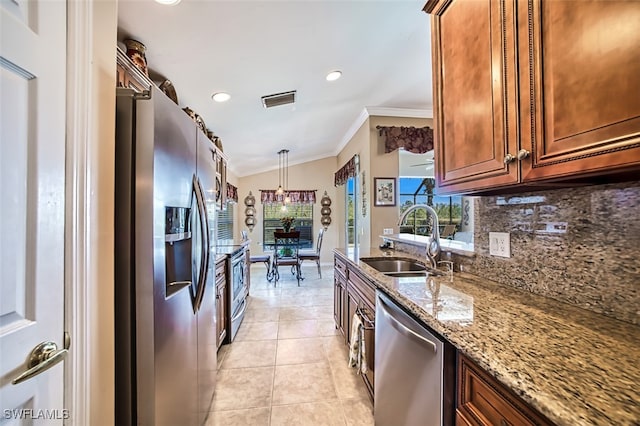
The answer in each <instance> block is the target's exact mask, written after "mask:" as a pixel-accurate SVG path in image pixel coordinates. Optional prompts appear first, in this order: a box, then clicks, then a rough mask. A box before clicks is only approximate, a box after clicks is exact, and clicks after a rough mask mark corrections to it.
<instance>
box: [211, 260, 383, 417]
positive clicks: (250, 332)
mask: <svg viewBox="0 0 640 426" xmlns="http://www.w3.org/2000/svg"><path fill="white" fill-rule="evenodd" d="M303 274H304V276H305V279H304V280H303V281H301V282H300V287H298V285H297V281H296V279H295V278H294V277H293V276H292V275H291V274H290V273H289V271H288V267H281V271H280V277H281V278H280V281H279V282H278V285H277V286H276V287H275V288H274V286H273V283H269V282H267V280H266V278H265V268H264V265H262V264H255V265H252V267H251V295H250V297H249V305H248V307H247V313H246V315H245V319H244V322H243V323H242V326H241V327H240V330H239V331H238V334H237V336H236V339H235V340H234V342H233V343H232V344H230V345H223V346H222V347H221V348H220V351H219V352H218V379H217V380H218V381H217V385H216V392H215V395H214V398H213V405H212V412H211V413H210V415H209V417H208V420H207V425H224V426H233V425H242V426H246V425H251V426H259V425H265V426H268V425H272V426H276V425H296V426H304V425H313V426H319V425H362V426H369V425H373V424H374V421H373V405H372V403H371V401H370V400H369V396H368V394H367V391H366V388H365V386H364V384H363V383H362V380H361V379H360V377H359V376H357V375H356V373H355V370H353V369H350V368H349V367H348V366H347V360H348V357H349V356H348V351H347V347H346V345H345V344H344V342H343V338H342V336H341V335H339V334H338V332H337V331H336V329H335V326H334V323H333V268H332V266H326V267H323V268H322V276H323V278H322V279H320V278H319V277H318V272H317V269H316V267H315V265H313V264H311V263H309V264H308V265H305V266H303Z"/></svg>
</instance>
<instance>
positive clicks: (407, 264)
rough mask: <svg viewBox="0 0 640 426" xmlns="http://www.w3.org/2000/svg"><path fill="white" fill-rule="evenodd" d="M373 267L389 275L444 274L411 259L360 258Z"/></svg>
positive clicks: (423, 275) (422, 275)
mask: <svg viewBox="0 0 640 426" xmlns="http://www.w3.org/2000/svg"><path fill="white" fill-rule="evenodd" d="M360 262H363V263H366V264H367V265H369V266H370V267H372V268H373V269H375V270H376V271H378V272H382V273H383V274H385V275H387V276H389V277H425V276H427V274H428V275H431V276H440V275H444V272H442V271H439V270H435V269H432V268H428V267H426V266H425V265H424V264H423V263H420V262H418V261H416V260H411V259H379V258H360Z"/></svg>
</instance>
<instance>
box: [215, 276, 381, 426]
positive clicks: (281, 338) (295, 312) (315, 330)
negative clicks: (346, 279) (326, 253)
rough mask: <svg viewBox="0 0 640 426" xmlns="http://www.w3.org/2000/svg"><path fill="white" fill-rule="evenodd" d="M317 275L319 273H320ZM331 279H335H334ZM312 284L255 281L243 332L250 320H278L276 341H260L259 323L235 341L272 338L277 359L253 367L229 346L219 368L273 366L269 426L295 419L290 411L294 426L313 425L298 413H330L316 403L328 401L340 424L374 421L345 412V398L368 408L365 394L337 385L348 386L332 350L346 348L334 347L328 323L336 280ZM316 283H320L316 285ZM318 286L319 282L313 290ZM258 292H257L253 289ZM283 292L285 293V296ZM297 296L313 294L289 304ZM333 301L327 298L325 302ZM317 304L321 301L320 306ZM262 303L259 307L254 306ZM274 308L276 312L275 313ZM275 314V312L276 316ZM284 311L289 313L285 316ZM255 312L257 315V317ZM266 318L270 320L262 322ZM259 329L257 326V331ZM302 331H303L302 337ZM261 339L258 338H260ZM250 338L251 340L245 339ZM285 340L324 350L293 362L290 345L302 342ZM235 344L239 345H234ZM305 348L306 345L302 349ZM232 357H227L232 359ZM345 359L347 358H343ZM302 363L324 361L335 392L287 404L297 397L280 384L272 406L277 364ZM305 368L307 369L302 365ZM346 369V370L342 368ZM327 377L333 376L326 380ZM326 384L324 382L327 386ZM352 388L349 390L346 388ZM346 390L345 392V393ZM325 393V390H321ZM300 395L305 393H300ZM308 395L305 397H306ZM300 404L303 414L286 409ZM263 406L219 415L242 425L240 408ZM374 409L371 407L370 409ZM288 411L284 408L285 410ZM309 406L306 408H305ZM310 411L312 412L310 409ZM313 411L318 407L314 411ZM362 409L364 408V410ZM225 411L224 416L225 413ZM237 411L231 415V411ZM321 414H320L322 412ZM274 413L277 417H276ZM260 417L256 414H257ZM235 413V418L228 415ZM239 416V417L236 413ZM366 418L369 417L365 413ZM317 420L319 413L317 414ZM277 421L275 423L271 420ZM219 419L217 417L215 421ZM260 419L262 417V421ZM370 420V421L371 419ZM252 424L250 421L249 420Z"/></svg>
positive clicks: (332, 335)
mask: <svg viewBox="0 0 640 426" xmlns="http://www.w3.org/2000/svg"><path fill="white" fill-rule="evenodd" d="M314 272H316V271H315V267H314ZM331 273H332V271H331V270H328V273H326V272H325V271H324V270H323V274H324V275H325V277H330V275H331ZM316 276H317V275H316ZM330 278H331V277H330ZM309 282H310V283H311V284H308V285H307V286H305V285H304V284H305V281H303V282H302V283H301V286H300V287H297V286H294V285H290V284H291V283H287V280H282V279H281V280H280V283H279V286H278V287H277V288H275V289H274V288H273V287H268V286H265V284H267V283H266V280H264V278H263V279H262V280H259V279H258V280H256V284H257V285H256V286H254V285H252V290H253V291H252V295H254V297H253V298H252V299H251V300H250V303H249V306H248V309H247V311H248V312H251V313H252V314H250V315H251V318H252V319H253V321H247V318H245V324H244V325H245V330H246V327H247V324H249V323H253V324H261V323H275V324H276V327H277V330H276V333H275V339H261V338H259V336H260V333H263V331H262V330H261V329H260V326H255V327H258V330H257V331H253V330H252V332H251V334H250V335H247V336H245V337H242V340H239V341H238V340H236V342H238V343H241V342H246V343H249V342H268V341H274V342H275V353H274V357H273V364H272V365H265V366H259V367H258V366H251V364H247V366H246V367H242V366H241V365H242V361H241V360H242V357H240V358H238V357H237V352H236V353H235V355H234V359H233V360H231V358H230V356H231V355H232V354H233V353H232V349H231V347H230V345H229V348H227V349H226V350H225V351H224V352H223V353H222V359H221V360H220V362H219V367H220V370H223V369H224V370H231V369H234V368H237V369H248V368H268V367H271V368H272V371H273V376H272V377H271V384H270V386H271V389H270V397H269V400H268V404H269V406H268V407H264V408H266V409H267V410H265V411H266V414H267V415H268V418H267V419H265V423H266V424H267V425H269V426H271V425H272V424H273V425H275V424H280V423H279V422H281V421H282V420H286V419H288V420H286V421H291V420H292V417H291V416H292V415H293V416H294V417H293V419H295V422H296V424H300V425H301V426H303V425H311V424H313V423H309V421H310V418H309V419H308V420H307V421H306V423H305V421H304V420H302V421H300V419H299V418H298V417H295V416H298V415H304V414H300V413H305V412H306V413H307V414H309V413H311V412H313V413H314V414H313V416H317V415H320V416H321V417H322V416H325V417H326V416H327V415H328V413H325V412H323V410H320V412H318V411H317V410H318V409H319V407H317V405H318V404H321V406H322V404H330V405H331V407H332V408H331V410H330V411H332V412H333V414H332V415H333V416H334V417H332V418H333V420H335V421H338V419H339V421H340V422H341V423H342V424H345V425H349V424H352V423H350V422H353V421H355V422H357V423H358V424H360V422H362V421H365V422H367V423H366V424H371V425H372V424H373V421H372V419H371V420H362V419H360V418H359V417H356V418H355V419H354V414H353V412H349V413H348V412H347V411H348V410H347V404H349V403H348V402H345V401H351V402H350V403H351V404H356V406H358V405H359V408H360V410H363V409H366V408H363V407H365V406H366V404H365V405H362V402H358V401H361V399H362V396H358V395H357V392H356V393H353V389H352V388H346V389H345V388H344V387H342V390H340V388H339V386H340V384H342V386H345V383H342V382H341V383H338V380H337V378H336V375H337V374H338V370H337V369H338V363H339V362H338V361H337V360H338V359H339V358H336V353H334V351H336V350H339V351H341V352H342V349H343V348H339V349H336V348H335V347H334V345H336V343H338V342H336V341H335V339H336V336H337V335H336V334H333V333H331V332H330V331H329V330H328V327H327V326H328V324H327V323H328V322H329V321H333V315H332V311H333V305H332V304H331V302H330V300H331V299H332V291H333V280H332V279H328V278H323V279H319V280H317V281H314V280H313V279H309V280H308V281H307V283H309ZM316 285H317V286H316ZM314 286H316V287H315V288H314ZM287 290H290V293H291V294H285V293H286V292H287ZM306 290H310V292H309V293H307V292H306ZM254 291H255V292H254ZM283 296H284V297H283ZM296 297H310V298H311V299H308V300H306V301H305V300H303V301H302V304H294V305H292V306H288V304H289V303H291V301H292V300H295V298H296ZM327 299H329V300H327ZM258 301H259V303H258V304H256V303H254V302H258ZM282 303H286V304H287V306H282ZM316 303H318V304H316ZM256 306H258V307H256ZM256 310H260V312H259V313H258V314H254V313H253V312H255V311H256ZM274 310H275V311H274ZM305 311H311V312H306V313H305ZM274 312H275V315H274ZM283 313H284V314H285V315H284V317H283ZM254 315H255V316H254ZM271 315H274V317H275V318H276V319H275V321H274V320H273V319H272V318H271ZM263 318H267V319H268V321H264V320H263ZM304 322H307V324H306V327H311V328H307V329H305V328H304V326H303V328H296V326H299V325H300V324H301V323H304ZM283 324H287V326H290V327H291V328H283V327H281V326H282V325H283ZM310 324H312V326H310ZM268 329H269V327H266V328H265V329H264V330H265V331H264V332H267V333H269V331H267V330H268ZM254 330H255V329H254ZM241 331H242V327H241ZM306 333H308V334H309V335H306ZM298 334H299V335H298ZM256 337H258V338H256ZM252 338H255V340H253V339H252ZM247 339H248V340H247ZM285 341H292V342H295V341H301V342H303V341H307V342H310V343H309V344H310V345H311V346H308V347H307V350H308V349H309V348H313V349H317V348H318V346H317V345H319V346H320V348H321V351H322V352H321V353H319V352H318V353H316V352H314V353H313V355H312V356H310V357H304V358H300V359H299V360H300V361H301V362H300V363H296V362H295V359H296V358H295V353H294V354H293V357H292V352H291V347H292V346H293V347H294V349H295V346H296V345H298V344H297V343H289V345H285V346H283V345H282V344H281V342H285ZM299 345H300V347H301V348H302V347H303V345H302V343H300V344H299ZM236 347H237V346H236ZM282 350H284V351H285V352H282V353H280V351H282ZM302 350H304V349H302ZM279 355H280V356H281V357H283V358H282V359H281V360H282V362H292V363H285V364H281V365H278V359H279V358H278V357H279ZM228 360H229V361H228ZM228 362H230V363H231V364H230V365H232V366H233V365H240V366H238V367H232V368H229V367H227V363H228ZM345 363H346V360H345ZM223 364H224V368H223ZM304 365H325V367H322V368H327V370H328V372H329V375H330V376H331V377H330V383H331V386H332V390H333V394H334V396H329V397H327V398H325V396H326V395H320V394H318V395H317V396H318V398H312V399H310V400H309V401H306V402H305V401H301V402H286V403H282V402H284V401H286V400H295V398H293V399H291V398H290V397H289V396H288V395H287V393H286V392H287V391H286V390H285V393H284V394H282V391H283V389H286V387H285V388H280V403H279V404H277V405H276V404H274V401H275V399H274V398H275V390H276V378H277V376H276V374H277V370H278V368H279V367H281V370H282V368H284V369H286V368H287V367H300V366H304ZM303 368H306V367H303ZM281 372H282V373H284V370H283V371H281ZM343 373H344V372H343ZM285 377H286V376H282V379H280V380H285V381H286V380H290V379H285ZM328 379H329V378H328ZM283 383H284V382H281V383H280V386H282V385H283ZM346 383H347V386H353V384H348V383H349V380H347V382H346ZM360 385H362V386H364V384H362V383H361V384H360ZM325 386H326V385H325ZM347 389H350V390H347ZM345 391H346V393H345ZM323 392H324V391H323ZM350 393H353V395H350ZM293 395H295V394H293ZM300 396H301V395H300ZM303 399H304V397H303ZM336 403H337V404H338V405H339V406H338V407H335V404H336ZM296 406H304V407H306V408H304V409H301V410H300V412H296V413H293V414H292V412H290V411H288V410H287V409H285V407H293V408H291V410H293V411H296V410H295V407H296ZM274 407H279V411H278V413H277V414H275V412H274ZM264 408H261V407H254V408H247V409H243V408H231V409H227V410H219V411H218V414H222V417H221V419H222V418H225V415H226V416H227V417H226V418H233V419H235V420H231V422H235V423H233V424H236V425H239V424H241V423H237V422H238V418H239V417H237V416H241V414H239V413H241V412H245V413H247V414H246V415H249V414H248V413H249V412H251V413H256V412H255V410H264ZM369 409H370V408H369ZM283 410H284V411H283ZM305 410H306V411H305ZM308 410H311V411H308ZM314 410H315V411H314ZM265 411H262V413H265ZM360 412H362V411H360ZM225 413H226V414H225ZM232 413H233V414H232ZM318 413H319V414H318ZM274 414H275V417H274ZM256 415H257V414H256ZM263 415H264V414H260V415H259V416H260V419H262V416H263ZM229 416H231V417H229ZM234 416H235V417H234ZM367 417H369V416H368V415H367ZM314 418H315V417H314ZM326 419H327V420H326V421H328V417H326ZM274 420H275V421H276V423H273V422H274ZM214 421H215V419H214ZM261 421H262V420H261ZM369 422H370V423H369ZM265 423H261V424H265ZM212 424H216V423H212ZM218 424H225V426H226V423H218ZM246 424H248V423H246Z"/></svg>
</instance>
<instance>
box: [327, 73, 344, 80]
mask: <svg viewBox="0 0 640 426" xmlns="http://www.w3.org/2000/svg"><path fill="white" fill-rule="evenodd" d="M341 76H342V71H337V70H336V71H331V72H330V73H329V74H327V81H336V80H337V79H339V78H340V77H341Z"/></svg>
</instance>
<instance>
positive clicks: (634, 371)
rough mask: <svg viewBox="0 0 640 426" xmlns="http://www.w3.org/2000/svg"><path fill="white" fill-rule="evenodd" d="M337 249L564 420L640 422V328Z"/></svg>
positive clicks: (488, 284) (468, 279) (485, 283)
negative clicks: (383, 269) (402, 271)
mask: <svg viewBox="0 0 640 426" xmlns="http://www.w3.org/2000/svg"><path fill="white" fill-rule="evenodd" d="M334 251H335V253H336V254H338V255H340V256H341V257H343V258H345V259H347V260H348V261H349V262H350V263H352V264H354V265H356V266H358V267H359V268H360V270H361V271H362V272H363V273H364V274H365V275H367V276H368V277H369V278H371V280H372V281H374V282H375V283H376V284H377V286H378V288H379V289H381V290H383V291H384V292H385V293H387V294H389V295H390V296H391V297H392V298H393V299H395V300H396V301H397V302H398V303H399V304H401V305H402V306H404V307H405V308H407V309H408V310H409V311H410V312H412V313H413V314H414V315H415V316H417V317H418V318H419V319H421V320H422V322H424V323H425V324H426V325H428V326H429V327H431V328H432V329H433V330H434V331H436V332H437V333H439V334H440V335H441V336H443V337H444V338H445V339H447V340H449V341H450V342H451V343H452V344H453V345H454V346H455V347H456V348H458V350H460V351H461V352H462V353H463V354H465V355H466V356H468V357H469V358H471V359H472V360H474V361H475V362H476V363H477V364H478V365H480V366H481V367H483V368H484V369H485V370H486V371H487V372H489V373H490V374H491V375H493V376H494V377H495V378H496V379H497V380H498V381H500V382H501V383H503V384H505V385H506V386H507V387H508V388H510V389H511V390H513V391H514V392H515V393H516V394H517V395H519V396H520V397H522V399H523V400H525V401H526V402H528V403H529V404H530V405H531V406H532V407H534V408H536V409H537V410H538V411H540V412H541V413H542V414H544V415H545V416H547V417H548V418H549V420H551V421H553V422H555V423H556V424H558V425H571V426H573V425H607V426H609V425H638V424H640V360H639V358H640V327H638V326H634V325H633V324H630V323H626V322H622V321H618V320H615V319H611V318H609V317H606V316H603V315H599V314H596V313H592V312H590V311H587V310H584V309H580V308H577V307H574V306H572V305H568V304H565V303H561V302H558V301H556V300H553V299H550V298H545V297H542V296H537V295H535V294H532V293H528V292H523V291H520V290H516V289H514V288H511V287H507V286H503V285H501V284H498V283H495V282H493V281H490V280H488V279H483V278H480V277H477V276H474V275H471V274H465V273H457V272H456V273H454V274H453V278H452V279H450V278H449V277H438V278H429V280H425V278H390V277H387V276H385V275H383V274H381V273H380V272H378V271H376V270H375V269H373V268H371V267H369V266H368V265H367V264H365V263H364V262H360V260H359V259H357V258H354V256H353V254H352V253H350V254H347V252H346V251H345V250H342V249H335V250H334ZM392 256H394V257H404V258H409V259H418V260H424V259H420V258H419V257H416V256H413V255H411V254H408V253H404V252H400V251H396V252H392ZM364 257H389V255H388V254H385V253H384V252H382V251H381V250H378V249H372V250H371V251H370V252H367V253H360V255H359V258H364Z"/></svg>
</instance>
